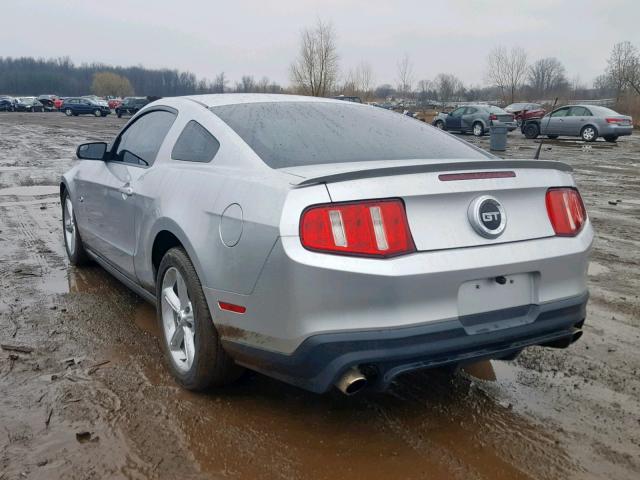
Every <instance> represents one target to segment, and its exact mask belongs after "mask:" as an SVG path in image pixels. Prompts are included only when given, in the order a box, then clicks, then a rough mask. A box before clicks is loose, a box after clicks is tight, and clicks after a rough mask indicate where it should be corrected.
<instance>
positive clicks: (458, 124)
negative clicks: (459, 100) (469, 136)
mask: <svg viewBox="0 0 640 480" xmlns="http://www.w3.org/2000/svg"><path fill="white" fill-rule="evenodd" d="M465 110H466V107H459V108H456V109H455V110H454V111H453V112H451V113H450V114H449V115H447V119H446V122H445V124H446V126H447V130H458V131H460V130H462V115H463V114H464V111H465Z"/></svg>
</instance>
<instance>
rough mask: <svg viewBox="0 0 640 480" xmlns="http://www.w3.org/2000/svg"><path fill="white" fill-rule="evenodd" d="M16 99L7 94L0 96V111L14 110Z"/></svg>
mask: <svg viewBox="0 0 640 480" xmlns="http://www.w3.org/2000/svg"><path fill="white" fill-rule="evenodd" d="M16 101H17V100H16V99H15V98H13V97H10V96H8V95H2V96H0V112H13V111H14V110H15V104H16Z"/></svg>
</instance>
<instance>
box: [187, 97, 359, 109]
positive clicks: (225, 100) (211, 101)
mask: <svg viewBox="0 0 640 480" xmlns="http://www.w3.org/2000/svg"><path fill="white" fill-rule="evenodd" d="M183 98H188V99H189V100H193V101H194V102H198V103H200V104H202V105H204V106H206V107H207V108H208V107H218V106H222V105H238V104H242V103H265V102H320V103H337V104H339V105H345V102H344V101H342V100H335V99H333V98H323V97H307V96H304V95H283V94H271V93H216V94H210V95H189V96H186V97H183ZM353 105H354V106H355V105H360V104H355V103H354V104H353ZM365 106H366V105H365Z"/></svg>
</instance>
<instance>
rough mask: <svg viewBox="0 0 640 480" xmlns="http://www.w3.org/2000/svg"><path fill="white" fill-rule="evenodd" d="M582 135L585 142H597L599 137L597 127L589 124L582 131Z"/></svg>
mask: <svg viewBox="0 0 640 480" xmlns="http://www.w3.org/2000/svg"><path fill="white" fill-rule="evenodd" d="M580 137H582V140H584V141H585V142H595V141H596V139H597V138H598V131H597V130H596V127H594V126H592V125H587V126H585V127H583V128H582V130H581V131H580Z"/></svg>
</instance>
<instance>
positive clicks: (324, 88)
mask: <svg viewBox="0 0 640 480" xmlns="http://www.w3.org/2000/svg"><path fill="white" fill-rule="evenodd" d="M300 41H301V43H300V52H299V54H298V58H297V59H296V60H295V61H294V62H293V63H292V64H291V67H290V74H291V81H292V82H293V83H294V85H295V86H296V87H297V88H298V90H300V91H301V92H303V93H305V94H307V95H312V96H314V97H324V96H327V95H329V94H330V93H331V89H332V88H333V85H334V84H335V81H336V77H337V75H338V53H337V47H336V36H335V33H334V30H333V27H332V25H331V24H330V23H324V22H323V21H322V20H320V19H318V21H317V23H316V25H315V26H314V27H312V28H305V29H304V30H303V31H302V33H301V35H300Z"/></svg>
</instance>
